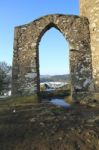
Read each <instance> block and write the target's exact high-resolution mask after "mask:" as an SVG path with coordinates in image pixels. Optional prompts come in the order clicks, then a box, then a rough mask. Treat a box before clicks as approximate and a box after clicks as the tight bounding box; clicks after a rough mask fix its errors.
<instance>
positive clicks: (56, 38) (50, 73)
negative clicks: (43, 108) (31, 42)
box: [38, 24, 71, 97]
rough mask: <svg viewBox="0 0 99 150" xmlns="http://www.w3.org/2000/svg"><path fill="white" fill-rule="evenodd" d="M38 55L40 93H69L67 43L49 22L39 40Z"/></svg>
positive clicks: (62, 94)
mask: <svg viewBox="0 0 99 150" xmlns="http://www.w3.org/2000/svg"><path fill="white" fill-rule="evenodd" d="M38 55H39V60H38V61H39V63H38V65H39V67H38V68H39V70H38V72H39V73H38V74H39V83H38V84H39V85H38V86H39V91H40V95H42V93H43V94H44V93H45V95H47V94H49V93H50V96H61V97H65V96H67V95H70V93H71V81H70V60H69V43H68V42H67V40H66V39H65V38H64V36H63V34H62V33H61V32H60V30H59V29H58V28H57V27H56V26H54V25H52V27H51V24H50V25H49V26H48V28H47V31H45V30H44V33H43V34H42V36H41V39H40V42H39V48H38ZM56 93H57V94H56ZM45 95H44V97H46V96H45ZM47 96H48V95H47Z"/></svg>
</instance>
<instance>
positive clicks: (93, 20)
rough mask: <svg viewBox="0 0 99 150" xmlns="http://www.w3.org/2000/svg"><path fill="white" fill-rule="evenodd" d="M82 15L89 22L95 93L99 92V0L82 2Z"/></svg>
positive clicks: (83, 0)
mask: <svg viewBox="0 0 99 150" xmlns="http://www.w3.org/2000/svg"><path fill="white" fill-rule="evenodd" d="M80 14H81V16H85V17H87V18H88V20H89V23H90V24H89V27H90V36H91V51H92V68H93V79H94V80H93V81H94V87H95V92H99V0H80Z"/></svg>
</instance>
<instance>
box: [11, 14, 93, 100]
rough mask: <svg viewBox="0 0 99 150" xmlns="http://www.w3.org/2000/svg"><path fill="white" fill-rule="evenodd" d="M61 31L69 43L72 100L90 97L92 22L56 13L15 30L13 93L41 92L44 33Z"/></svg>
mask: <svg viewBox="0 0 99 150" xmlns="http://www.w3.org/2000/svg"><path fill="white" fill-rule="evenodd" d="M51 27H55V28H56V29H58V30H59V31H60V32H61V33H62V34H63V35H64V37H65V38H66V40H67V41H68V42H69V46H70V74H71V86H72V88H71V90H72V97H73V99H75V100H78V99H81V98H84V97H86V96H88V94H89V92H90V84H91V82H92V67H91V65H92V62H91V50H90V32H89V22H88V20H87V18H85V17H79V16H72V15H62V14H54V15H47V16H44V17H41V18H39V19H37V20H34V21H33V22H31V23H29V24H25V25H22V26H19V27H16V28H15V36H14V57H13V72H12V94H13V95H32V94H33V93H39V79H40V78H39V57H38V56H39V50H38V45H39V42H40V39H41V37H42V36H43V34H44V33H45V32H46V31H48V30H49V29H50V28H51Z"/></svg>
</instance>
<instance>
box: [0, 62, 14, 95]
mask: <svg viewBox="0 0 99 150" xmlns="http://www.w3.org/2000/svg"><path fill="white" fill-rule="evenodd" d="M11 79H12V67H11V66H10V65H8V64H7V63H6V62H0V95H5V94H7V93H8V91H11Z"/></svg>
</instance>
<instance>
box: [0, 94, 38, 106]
mask: <svg viewBox="0 0 99 150" xmlns="http://www.w3.org/2000/svg"><path fill="white" fill-rule="evenodd" d="M36 103H38V96H37V95H36V94H35V95H32V96H23V97H10V98H7V99H3V100H0V108H2V107H3V106H8V107H12V106H25V105H33V104H36Z"/></svg>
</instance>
